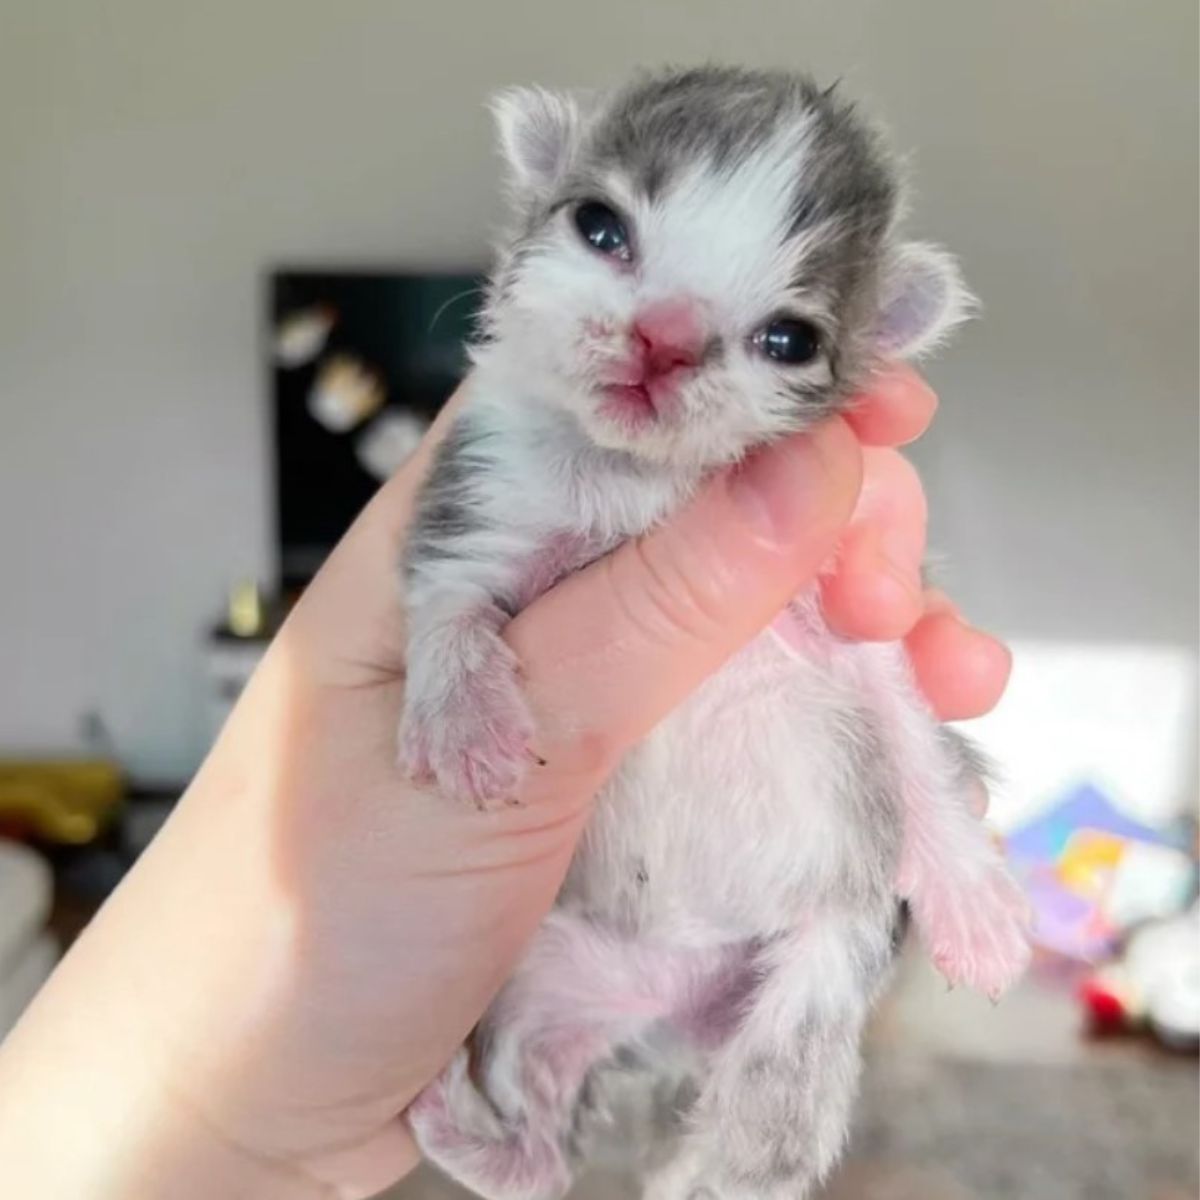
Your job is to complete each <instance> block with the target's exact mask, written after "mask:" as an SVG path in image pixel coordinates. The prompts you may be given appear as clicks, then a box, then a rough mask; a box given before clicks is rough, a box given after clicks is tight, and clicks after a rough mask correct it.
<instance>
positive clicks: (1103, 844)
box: [1058, 829, 1129, 900]
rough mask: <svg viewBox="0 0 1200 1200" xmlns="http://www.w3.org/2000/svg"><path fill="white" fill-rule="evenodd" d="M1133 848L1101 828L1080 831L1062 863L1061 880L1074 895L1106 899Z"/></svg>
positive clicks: (1066, 850)
mask: <svg viewBox="0 0 1200 1200" xmlns="http://www.w3.org/2000/svg"><path fill="white" fill-rule="evenodd" d="M1128 848H1129V843H1128V842H1127V841H1126V840H1125V839H1124V838H1121V837H1115V836H1114V835H1113V834H1111V833H1105V832H1103V831H1102V830H1099V829H1079V830H1076V831H1075V832H1074V833H1073V834H1072V835H1071V837H1070V839H1069V840H1068V841H1067V844H1066V846H1065V847H1064V848H1063V852H1062V857H1061V858H1060V859H1059V861H1058V877H1059V879H1061V880H1062V882H1063V883H1064V884H1065V885H1066V886H1067V887H1069V888H1070V889H1071V890H1072V891H1073V892H1077V893H1079V895H1081V896H1086V897H1088V898H1089V899H1097V900H1098V899H1102V898H1103V896H1104V895H1105V893H1106V892H1107V891H1108V887H1109V885H1110V884H1111V882H1112V878H1113V875H1114V873H1115V872H1116V869H1117V867H1118V866H1119V865H1120V863H1121V859H1122V858H1123V857H1124V855H1125V851H1126V850H1127V849H1128Z"/></svg>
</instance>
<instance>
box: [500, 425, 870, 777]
mask: <svg viewBox="0 0 1200 1200" xmlns="http://www.w3.org/2000/svg"><path fill="white" fill-rule="evenodd" d="M861 481H862V457H861V451H860V448H859V444H858V442H857V440H856V439H855V437H854V435H853V433H852V432H851V431H850V429H849V427H848V426H847V425H846V424H845V423H844V422H843V421H841V420H840V419H835V420H832V421H829V422H827V423H825V424H823V425H821V426H819V427H818V428H816V429H814V430H812V431H811V432H809V433H806V434H798V435H796V436H794V437H791V438H789V439H787V440H785V441H783V442H781V443H779V444H777V445H774V446H771V447H768V448H766V449H764V450H762V451H760V452H758V453H757V454H755V455H754V456H753V457H752V458H750V459H749V460H747V461H746V462H745V463H743V464H741V465H740V466H738V467H735V468H731V469H729V470H727V471H725V472H723V473H722V474H721V475H719V476H717V477H716V478H714V479H713V480H711V481H710V482H709V483H708V484H707V485H706V486H705V487H704V488H703V489H702V491H701V492H700V493H699V495H698V496H697V497H696V498H695V499H694V500H693V501H692V502H691V503H690V504H689V505H688V506H687V507H685V508H684V509H683V510H682V511H681V512H679V513H678V514H676V515H675V516H674V517H672V518H671V519H670V520H668V521H667V522H665V523H664V524H663V525H661V526H660V527H658V528H656V529H654V530H652V531H650V532H649V533H647V534H645V535H643V536H642V537H639V538H637V539H634V540H632V541H629V542H627V543H625V544H624V545H622V546H621V547H619V548H618V549H617V550H615V551H614V552H613V553H612V554H610V555H608V556H606V557H605V558H602V559H600V560H599V561H598V562H596V563H593V564H592V565H591V566H590V567H588V568H586V569H585V570H583V571H581V572H579V573H577V574H575V575H572V576H570V577H569V578H568V579H566V580H564V581H563V582H562V583H561V584H559V585H558V586H556V587H555V588H553V589H552V590H551V591H550V592H548V593H547V594H546V595H545V596H543V597H542V598H541V599H539V600H538V601H537V602H536V603H535V604H533V605H531V606H530V607H529V608H528V609H526V610H525V611H524V612H523V613H521V614H520V616H518V617H517V618H516V620H514V621H513V622H512V623H511V624H510V625H509V626H508V628H507V631H506V633H505V636H506V638H507V640H508V641H509V643H510V645H511V646H512V647H513V649H514V650H515V651H516V652H517V656H518V658H519V659H520V660H521V663H522V667H523V670H524V673H525V676H526V689H527V694H528V697H529V699H530V702H531V704H532V705H533V707H534V711H535V714H536V716H537V719H538V728H539V731H540V736H539V739H538V748H539V750H540V752H541V753H542V755H543V756H544V757H545V758H546V759H547V762H548V764H549V767H550V772H549V774H551V775H553V776H560V773H561V772H562V771H564V770H565V771H566V772H568V773H570V774H572V775H577V776H584V777H592V776H597V777H599V776H602V775H603V774H604V773H606V772H607V771H608V770H609V769H611V768H612V766H613V765H615V763H616V762H617V760H618V759H619V757H620V755H621V753H622V752H623V751H624V750H626V749H627V748H628V747H629V746H630V745H632V744H633V743H634V742H635V741H637V740H638V739H639V738H641V737H642V736H644V735H645V734H646V733H648V732H649V731H650V730H651V729H652V728H653V727H654V726H655V725H656V724H657V723H658V722H659V721H660V720H661V719H662V718H663V717H664V716H666V714H667V713H669V712H670V711H671V710H672V709H673V708H674V707H675V706H676V705H678V704H679V702H680V701H681V700H683V699H684V697H685V696H687V695H688V693H689V692H691V691H692V690H693V689H694V688H695V687H696V686H697V685H698V684H699V683H700V682H701V681H702V680H703V679H705V678H706V677H707V676H708V675H710V674H712V672H713V671H715V670H716V669H717V668H718V667H719V666H720V665H721V664H722V663H723V662H725V661H726V659H728V658H729V657H730V656H731V655H733V654H734V653H735V652H736V651H737V650H739V649H740V648H741V647H742V646H744V645H745V644H746V643H747V642H749V641H750V640H751V639H752V638H753V637H754V636H755V635H756V634H757V633H759V632H760V631H761V630H762V629H763V628H764V627H765V626H766V625H767V624H769V623H770V621H771V620H773V619H774V617H775V616H776V615H777V614H778V613H779V611H780V610H781V609H782V608H783V607H784V605H785V604H786V603H787V602H788V600H789V599H791V597H792V596H793V595H795V594H796V592H798V591H799V590H801V589H802V588H803V587H805V586H806V585H807V584H810V583H812V582H813V581H814V580H815V578H816V575H817V571H818V570H819V568H820V567H821V565H822V564H823V563H824V562H825V561H826V560H827V559H828V558H829V556H830V555H831V554H832V553H833V551H834V549H835V547H836V545H837V541H838V537H839V534H840V533H841V531H842V529H843V528H844V526H845V525H846V522H847V521H848V520H849V518H850V515H851V513H852V511H853V508H854V504H855V501H856V498H857V496H858V492H859V487H860V484H861ZM555 782H556V783H557V780H556V781H555ZM539 790H540V789H539Z"/></svg>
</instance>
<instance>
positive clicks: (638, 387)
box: [600, 383, 660, 432]
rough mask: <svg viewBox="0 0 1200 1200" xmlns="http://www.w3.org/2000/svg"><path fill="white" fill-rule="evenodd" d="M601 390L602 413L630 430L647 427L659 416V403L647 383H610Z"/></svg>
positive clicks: (635, 430)
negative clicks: (602, 397)
mask: <svg viewBox="0 0 1200 1200" xmlns="http://www.w3.org/2000/svg"><path fill="white" fill-rule="evenodd" d="M601 392H602V394H603V396H604V399H603V401H602V402H601V404H600V412H601V414H602V415H603V416H605V417H608V418H609V420H611V421H614V422H616V423H617V424H618V425H621V426H622V427H623V428H625V429H628V430H629V431H630V432H637V431H638V430H640V429H645V428H647V427H648V426H650V425H653V424H654V423H655V422H656V421H657V420H658V418H659V415H660V414H659V410H658V405H657V404H656V403H655V400H654V396H653V395H652V394H651V389H650V386H649V385H647V384H645V383H608V384H605V385H604V387H603V388H602V389H601Z"/></svg>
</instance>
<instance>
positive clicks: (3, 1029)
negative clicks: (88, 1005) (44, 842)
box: [0, 841, 58, 1037]
mask: <svg viewBox="0 0 1200 1200" xmlns="http://www.w3.org/2000/svg"><path fill="white" fill-rule="evenodd" d="M53 894H54V879H53V876H52V875H51V873H50V867H49V866H48V864H47V863H46V862H45V860H44V859H43V858H41V857H40V856H39V855H38V854H35V853H34V852H33V851H32V850H30V849H29V848H28V847H26V846H22V845H20V844H18V843H16V842H5V841H0V1037H3V1036H4V1035H5V1034H6V1033H7V1032H8V1031H9V1029H10V1028H11V1027H12V1026H13V1024H14V1023H15V1022H16V1019H17V1017H19V1016H20V1015H21V1012H22V1010H23V1009H24V1008H25V1005H26V1004H28V1003H29V1001H30V1000H31V999H32V998H33V995H34V993H35V992H36V991H37V990H38V988H39V987H41V985H42V983H43V981H44V980H45V979H46V976H47V975H49V974H50V971H51V970H52V969H53V967H54V964H55V962H56V961H57V960H58V947H57V945H56V944H55V942H54V939H53V938H52V937H51V936H50V934H49V933H48V932H46V929H45V925H46V919H47V917H49V915H50V904H51V901H52V898H53Z"/></svg>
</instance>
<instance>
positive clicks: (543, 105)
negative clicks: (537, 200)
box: [491, 87, 579, 193]
mask: <svg viewBox="0 0 1200 1200" xmlns="http://www.w3.org/2000/svg"><path fill="white" fill-rule="evenodd" d="M491 109H492V114H493V115H494V116H495V118H496V127H497V129H498V131H499V133H500V149H501V150H502V151H503V152H504V157H505V160H506V161H507V163H508V166H509V169H510V170H511V171H512V174H513V180H514V182H515V183H516V185H517V187H518V188H520V189H521V190H522V191H527V192H532V193H540V192H547V191H549V190H550V189H551V188H552V187H553V186H554V185H555V184H556V183H557V182H558V180H559V179H560V178H561V177H562V175H563V172H564V171H565V169H566V165H567V163H568V162H569V161H570V158H571V153H572V151H573V150H574V148H575V142H576V140H577V138H578V136H579V110H578V108H577V107H576V105H575V101H574V100H572V99H571V98H570V96H564V95H560V94H558V93H556V92H548V91H546V90H545V89H544V88H536V87H518V88H508V89H507V90H505V91H503V92H500V93H499V94H498V95H497V96H495V97H493V99H492V103H491Z"/></svg>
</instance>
